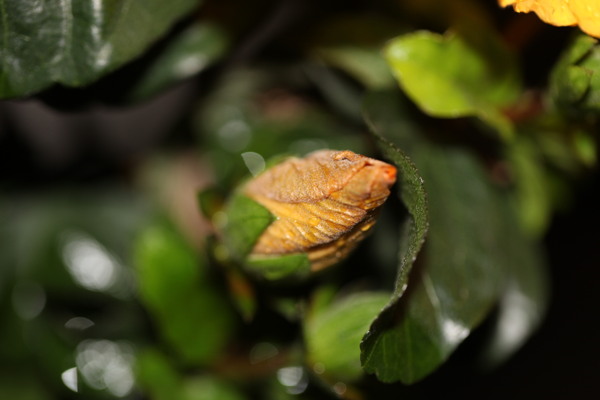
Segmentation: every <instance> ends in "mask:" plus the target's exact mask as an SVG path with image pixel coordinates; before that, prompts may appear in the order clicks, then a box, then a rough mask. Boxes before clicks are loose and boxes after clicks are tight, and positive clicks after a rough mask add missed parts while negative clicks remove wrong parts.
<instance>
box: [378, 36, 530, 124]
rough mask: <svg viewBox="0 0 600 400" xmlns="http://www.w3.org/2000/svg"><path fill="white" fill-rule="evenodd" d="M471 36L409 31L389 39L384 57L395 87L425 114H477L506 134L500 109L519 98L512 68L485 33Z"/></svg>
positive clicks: (435, 115)
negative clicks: (396, 82)
mask: <svg viewBox="0 0 600 400" xmlns="http://www.w3.org/2000/svg"><path fill="white" fill-rule="evenodd" d="M474 36H475V35H471V36H469V37H465V36H463V35H459V34H456V33H450V34H447V35H445V36H441V35H438V34H435V33H431V32H427V31H419V32H415V33H410V34H406V35H403V36H400V37H398V38H396V39H394V40H392V41H391V42H390V43H389V44H388V46H387V47H386V49H385V56H386V58H387V61H388V63H389V64H390V66H391V68H392V71H393V73H394V75H395V77H396V79H397V80H398V82H399V83H400V86H401V87H402V88H403V89H404V90H405V91H406V93H407V95H408V96H409V97H410V98H411V99H412V100H413V101H414V102H415V103H416V104H417V105H418V106H419V107H420V108H421V109H422V110H423V111H424V112H426V113H427V114H429V115H432V116H434V117H441V118H455V117H465V116H477V117H479V118H481V119H482V120H483V121H484V122H486V123H488V124H489V125H491V126H492V127H494V128H496V129H497V130H498V131H500V132H501V133H503V134H504V135H509V134H510V130H511V129H512V128H511V126H510V123H509V121H508V120H507V119H506V118H505V117H504V116H503V115H502V113H501V112H500V107H502V106H505V105H507V104H509V103H510V102H512V101H514V100H515V99H516V96H517V95H518V94H519V80H518V74H517V70H516V67H515V65H514V64H513V63H512V60H511V56H510V54H509V53H508V52H507V51H506V50H505V49H504V48H503V46H502V45H501V44H500V43H499V41H498V39H497V38H495V37H494V36H493V34H491V32H484V31H483V30H482V32H481V37H479V38H475V37H474ZM483 38H486V40H484V39H483Z"/></svg>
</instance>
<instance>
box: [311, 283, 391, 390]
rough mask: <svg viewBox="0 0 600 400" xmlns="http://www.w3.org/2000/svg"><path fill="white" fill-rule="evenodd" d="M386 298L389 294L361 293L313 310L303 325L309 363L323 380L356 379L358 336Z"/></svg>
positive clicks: (360, 369)
mask: <svg viewBox="0 0 600 400" xmlns="http://www.w3.org/2000/svg"><path fill="white" fill-rule="evenodd" d="M388 299H389V293H368V292H361V293H356V294H353V295H349V296H347V297H344V298H342V299H340V300H337V301H334V302H333V303H332V304H330V305H328V306H326V307H321V308H319V309H318V310H316V313H315V315H310V317H309V318H308V319H307V321H306V325H305V327H304V331H305V334H304V336H305V339H306V346H307V351H308V360H309V363H310V364H311V365H312V366H315V365H316V366H318V368H317V369H318V370H321V371H322V372H321V373H322V374H324V376H325V377H326V379H327V380H332V381H334V382H335V381H342V382H351V381H355V380H357V379H358V378H360V377H361V376H362V368H361V365H360V347H359V344H360V341H361V338H362V336H363V335H364V333H365V331H366V330H367V329H368V327H369V325H370V323H371V322H372V321H373V317H374V316H375V315H377V313H378V312H379V311H380V310H381V309H382V307H383V306H384V305H385V304H386V303H387V302H388Z"/></svg>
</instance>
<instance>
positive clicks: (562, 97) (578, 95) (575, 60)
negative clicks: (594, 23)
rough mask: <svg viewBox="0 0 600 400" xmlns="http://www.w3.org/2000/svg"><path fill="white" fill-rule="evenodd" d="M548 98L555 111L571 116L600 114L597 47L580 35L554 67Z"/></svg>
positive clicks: (599, 67) (594, 42)
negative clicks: (599, 112)
mask: <svg viewBox="0 0 600 400" xmlns="http://www.w3.org/2000/svg"><path fill="white" fill-rule="evenodd" d="M550 95H551V97H552V99H553V101H554V103H555V104H556V105H557V107H558V108H559V109H561V110H563V111H565V112H567V113H569V114H573V115H574V116H577V115H581V114H583V113H586V112H590V111H592V112H598V111H599V110H600V47H599V46H598V41H597V40H596V39H594V38H591V37H589V36H587V35H579V36H577V37H576V38H575V40H573V42H572V43H571V45H570V46H569V47H568V48H567V49H566V51H565V52H564V54H563V55H562V56H561V58H560V59H559V61H558V62H557V63H556V65H555V67H554V69H553V70H552V74H551V77H550Z"/></svg>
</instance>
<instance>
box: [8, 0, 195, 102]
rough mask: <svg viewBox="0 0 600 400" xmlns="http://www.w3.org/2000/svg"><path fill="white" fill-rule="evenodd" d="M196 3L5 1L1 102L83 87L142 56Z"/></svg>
mask: <svg viewBox="0 0 600 400" xmlns="http://www.w3.org/2000/svg"><path fill="white" fill-rule="evenodd" d="M197 5H198V1H197V0H172V1H169V2H165V1H162V0H145V1H141V0H123V1H114V0H77V1H73V0H68V1H63V0H48V1H44V2H39V1H36V0H0V42H1V43H2V46H0V60H1V64H0V98H7V97H17V96H25V95H28V94H31V93H34V92H37V91H39V90H42V89H44V88H46V87H48V86H50V85H52V84H53V83H61V84H64V85H67V86H82V85H86V84H89V83H91V82H93V81H94V80H96V79H98V78H99V77H101V76H102V75H105V74H106V73H108V72H110V71H112V70H114V69H116V68H118V67H119V66H121V65H123V64H125V63H127V62H129V61H131V60H132V59H133V58H135V57H137V56H139V55H140V54H141V53H142V52H143V51H144V50H146V49H147V48H148V46H149V45H150V44H152V43H153V42H154V41H155V40H157V39H158V38H160V37H161V36H163V35H164V34H165V33H166V32H167V31H168V29H169V28H170V27H171V26H172V25H173V23H174V22H176V21H177V20H178V19H180V18H181V17H183V16H184V15H186V14H187V13H189V12H190V11H191V10H192V9H193V8H194V7H196V6H197Z"/></svg>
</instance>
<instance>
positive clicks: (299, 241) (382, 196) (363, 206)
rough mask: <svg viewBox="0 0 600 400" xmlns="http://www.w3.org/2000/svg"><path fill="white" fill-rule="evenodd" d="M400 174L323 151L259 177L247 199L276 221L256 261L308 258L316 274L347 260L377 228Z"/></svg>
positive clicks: (254, 254) (361, 159)
mask: <svg viewBox="0 0 600 400" xmlns="http://www.w3.org/2000/svg"><path fill="white" fill-rule="evenodd" d="M395 181H396V168H395V167H394V166H392V165H390V164H386V163H384V162H382V161H378V160H374V159H372V158H368V157H365V156H361V155H359V154H355V153H353V152H351V151H334V150H320V151H316V152H314V153H311V154H309V155H308V156H306V157H305V158H302V159H299V158H290V159H288V160H286V161H284V162H282V163H281V164H278V165H276V166H274V167H272V168H270V169H268V170H267V171H265V172H263V173H262V174H261V175H259V176H257V177H256V178H254V179H253V180H251V181H250V182H248V184H247V185H246V186H245V188H244V194H245V195H246V196H248V197H249V198H251V199H253V200H254V201H256V202H257V203H259V204H261V205H262V206H263V207H265V208H266V209H268V210H269V211H270V212H271V213H272V214H273V215H274V216H275V217H276V220H275V221H274V222H273V223H271V224H270V225H269V226H268V227H267V229H266V230H265V231H264V232H263V233H262V235H261V236H260V237H259V239H258V241H257V242H256V244H255V245H254V248H253V250H252V252H251V254H250V256H251V257H264V256H273V255H285V254H293V253H306V254H307V255H308V258H309V260H310V262H311V269H312V270H313V271H316V270H319V269H322V268H325V267H327V266H329V265H331V264H334V263H336V262H338V261H339V260H341V259H342V258H343V257H345V256H346V255H347V254H348V253H349V252H350V251H351V250H352V249H353V248H354V247H355V246H356V244H358V242H359V241H360V240H362V239H363V238H364V237H365V235H366V233H367V232H368V231H369V230H370V229H371V228H372V227H373V225H374V224H375V216H376V213H377V210H378V208H379V207H380V206H381V205H382V204H383V203H384V202H385V200H386V199H387V197H388V196H389V194H390V190H389V189H390V187H391V186H392V185H393V184H394V182H395Z"/></svg>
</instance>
